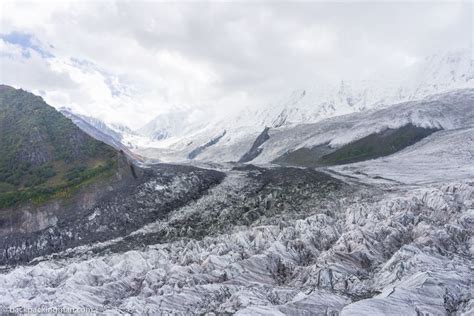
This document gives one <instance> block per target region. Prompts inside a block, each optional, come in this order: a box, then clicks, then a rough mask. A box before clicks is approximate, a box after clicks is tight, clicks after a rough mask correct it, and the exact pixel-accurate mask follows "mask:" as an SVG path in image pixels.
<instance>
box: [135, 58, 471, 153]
mask: <svg viewBox="0 0 474 316" xmlns="http://www.w3.org/2000/svg"><path fill="white" fill-rule="evenodd" d="M464 88H474V68H473V65H472V59H471V53H470V51H469V50H464V51H457V52H449V53H445V54H438V55H433V56H430V57H429V58H426V59H424V60H422V61H419V62H417V63H415V64H414V65H412V66H410V67H408V68H406V69H404V70H403V71H401V73H400V74H399V75H398V76H396V77H388V76H386V75H381V76H378V77H374V78H373V79H371V80H365V81H360V82H355V81H345V80H341V81H340V82H339V83H338V84H337V85H331V84H324V85H313V86H310V87H308V88H305V89H299V90H295V91H293V92H291V93H290V94H289V96H288V97H286V98H283V99H282V100H280V101H278V102H272V103H268V104H267V105H266V106H248V107H247V108H245V109H244V110H242V111H241V112H240V113H239V114H237V115H234V116H230V117H227V118H225V119H221V120H217V119H211V118H210V117H209V116H206V115H195V114H194V113H190V112H189V111H187V112H181V111H179V112H175V113H169V114H164V115H160V116H158V117H157V118H155V119H154V120H152V121H151V122H150V123H148V124H147V125H146V126H145V127H143V128H142V129H140V130H139V131H138V133H139V134H141V135H143V136H145V137H148V138H151V140H153V142H152V141H150V142H148V143H143V142H142V145H139V146H138V147H140V148H139V149H138V150H139V151H140V152H141V153H143V154H145V155H150V156H153V157H155V158H161V159H164V160H169V159H170V158H172V157H174V156H176V155H175V152H180V151H188V153H189V152H190V151H192V150H193V149H195V148H197V147H199V146H202V145H204V144H206V143H207V142H209V140H211V139H214V138H216V137H217V136H218V135H221V134H222V133H224V131H225V132H226V136H225V137H223V138H222V139H221V140H220V141H219V142H220V143H221V144H222V143H226V144H227V145H230V144H231V143H233V144H237V143H239V142H242V141H243V139H246V138H248V137H251V138H254V137H256V136H258V134H259V133H260V132H261V131H262V130H263V129H264V128H265V127H271V128H273V129H275V128H277V129H278V128H283V127H290V126H296V125H298V124H308V123H315V122H318V121H321V120H324V119H328V118H331V117H335V116H341V115H345V114H350V113H357V112H365V111H369V110H371V109H380V108H384V107H387V106H390V105H393V104H396V103H401V102H407V101H414V100H421V99H423V98H424V97H426V96H429V95H433V94H439V93H443V92H449V91H454V90H458V89H464ZM227 145H226V146H227ZM232 146H234V145H232ZM153 148H157V150H154V149H153ZM160 153H161V156H160ZM178 157H179V155H178ZM206 158H212V157H206Z"/></svg>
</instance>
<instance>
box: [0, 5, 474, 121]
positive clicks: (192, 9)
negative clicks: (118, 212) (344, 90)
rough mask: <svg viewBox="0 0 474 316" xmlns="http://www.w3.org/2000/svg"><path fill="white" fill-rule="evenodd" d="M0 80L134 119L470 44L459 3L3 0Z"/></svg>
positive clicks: (236, 104)
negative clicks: (50, 0) (69, 0)
mask: <svg viewBox="0 0 474 316" xmlns="http://www.w3.org/2000/svg"><path fill="white" fill-rule="evenodd" d="M0 6H1V9H0V10H1V11H0V17H1V22H0V82H1V83H4V84H9V85H13V86H16V87H22V88H24V89H27V90H30V91H33V92H35V93H39V94H41V95H42V96H43V97H44V98H45V99H46V101H47V102H49V103H50V104H52V105H54V106H56V107H59V106H67V107H71V108H72V109H74V110H75V111H78V112H82V113H84V114H89V115H92V116H96V117H99V118H102V119H104V120H107V121H116V122H122V123H125V124H128V125H129V126H131V127H138V126H140V125H142V124H144V123H145V122H147V121H148V120H150V119H152V118H153V117H154V116H155V115H157V114H159V113H163V112H166V111H170V110H171V109H175V108H180V109H194V108H197V109H202V110H205V111H210V112H213V113H218V114H221V113H228V112H231V111H238V109H240V108H242V107H243V106H248V105H252V106H258V105H259V104H264V103H267V102H270V101H271V100H274V99H277V98H279V97H281V96H282V95H284V94H287V93H289V92H291V90H294V89H298V88H301V87H307V86H311V85H317V84H320V83H322V82H324V83H326V82H329V83H333V82H338V81H340V80H341V79H346V80H361V79H365V78H370V77H371V76H373V75H374V74H378V73H395V72H398V71H400V69H403V68H406V67H410V66H411V65H413V64H414V63H417V62H418V61H419V60H421V59H423V58H424V57H426V56H429V55H431V54H433V53H437V52H440V51H443V50H447V49H449V50H456V49H462V48H467V47H469V46H470V45H471V42H472V14H473V12H472V4H471V2H470V1H465V2H451V1H450V2H428V1H419V2H409V1H397V2H387V1H383V2H370V1H364V2H354V1H350V2H349V1H345V2H337V3H335V2H329V1H328V2H321V1H319V2H282V1H279V2H270V1H265V2H249V1H238V2H190V1H187V2H156V1H81V2H68V1H62V2H59V1H56V2H48V1H40V2H24V1H18V0H16V1H9V0H6V1H5V0H2V1H1V4H0Z"/></svg>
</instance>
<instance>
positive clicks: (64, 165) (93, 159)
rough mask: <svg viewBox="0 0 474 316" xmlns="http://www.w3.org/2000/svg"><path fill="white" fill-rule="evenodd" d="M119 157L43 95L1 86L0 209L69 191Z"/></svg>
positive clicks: (102, 172)
mask: <svg viewBox="0 0 474 316" xmlns="http://www.w3.org/2000/svg"><path fill="white" fill-rule="evenodd" d="M115 157H116V152H115V150H114V149H112V148H111V147H109V146H108V145H105V144H104V143H102V142H99V141H97V140H95V139H93V138H92V137H90V136H89V135H87V134H85V133H84V132H83V131H81V130H80V129H79V128H78V127H77V126H75V125H74V124H73V123H72V121H70V120H69V119H67V118H65V117H64V116H63V115H62V114H61V113H59V112H58V111H56V110H55V109H54V108H52V107H51V106H49V105H48V104H46V103H45V102H44V101H43V99H42V98H41V97H38V96H35V95H33V94H31V93H29V92H26V91H23V90H17V89H14V88H12V87H9V86H4V85H0V208H1V207H6V206H11V205H14V204H17V203H21V202H24V201H27V200H32V201H33V202H41V201H44V200H46V199H49V198H54V197H55V196H58V197H59V196H61V197H64V196H67V195H68V194H70V191H71V190H72V189H74V188H75V187H77V186H78V185H81V184H82V183H84V182H86V181H89V182H90V181H94V179H95V178H97V177H99V176H103V175H106V174H107V173H109V174H110V173H111V170H112V169H113V167H114V165H115Z"/></svg>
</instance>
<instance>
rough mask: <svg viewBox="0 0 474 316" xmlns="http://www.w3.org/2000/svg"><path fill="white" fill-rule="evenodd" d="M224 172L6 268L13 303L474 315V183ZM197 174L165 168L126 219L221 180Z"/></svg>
mask: <svg viewBox="0 0 474 316" xmlns="http://www.w3.org/2000/svg"><path fill="white" fill-rule="evenodd" d="M170 171H171V169H170ZM188 171H189V170H188ZM173 172H174V173H173V174H176V173H175V171H173ZM221 172H225V178H223V179H220V180H219V181H217V182H214V184H213V185H211V186H208V187H207V188H206V189H205V190H204V191H199V192H201V193H200V194H198V195H196V196H195V198H194V199H190V200H188V201H187V202H186V203H185V205H176V206H175V207H173V208H172V209H170V210H169V211H167V212H166V213H165V214H163V216H160V217H158V218H155V219H154V220H153V221H150V222H148V223H145V222H139V223H138V224H137V225H135V226H134V227H136V230H134V231H127V232H125V233H124V234H121V235H114V236H111V238H109V239H107V240H101V242H97V241H98V240H91V241H90V242H88V243H83V244H82V245H81V246H80V247H76V248H71V249H69V250H67V251H62V252H61V251H59V252H57V253H55V254H54V255H52V256H48V257H43V258H37V259H36V260H35V261H33V262H30V263H29V264H27V265H22V266H17V267H14V268H10V269H8V270H5V271H4V272H3V273H2V274H1V275H0V307H2V308H20V307H23V308H28V307H41V306H45V305H46V306H54V307H74V308H81V307H87V308H92V309H94V310H96V311H98V312H104V313H118V314H127V313H130V312H133V313H136V314H146V313H148V314H153V315H155V314H157V315H161V314H163V315H164V314H170V313H171V314H178V315H181V314H182V315H188V314H209V313H214V314H237V315H339V314H340V315H422V314H423V315H426V314H427V313H428V314H430V315H445V314H450V313H458V314H465V315H469V314H470V313H472V312H473V306H474V303H473V300H472V296H471V288H470V287H471V283H472V271H471V266H472V251H473V246H472V245H473V241H474V238H473V228H474V183H473V182H470V181H457V182H452V183H444V184H439V183H432V184H423V185H409V186H408V185H400V184H396V185H391V186H385V187H381V186H380V187H374V186H371V185H366V184H356V183H355V182H353V183H352V184H347V183H344V182H342V181H339V180H336V179H334V178H331V177H329V176H327V175H325V174H322V173H320V172H317V171H314V170H310V169H294V168H270V169H266V168H257V167H253V166H245V167H237V168H234V169H225V170H221ZM191 173H193V175H190V174H189V173H187V172H184V173H182V175H181V176H178V177H177V176H173V177H172V178H169V181H168V180H167V181H164V180H163V179H164V177H165V174H166V172H161V173H157V174H155V175H154V176H151V177H150V178H148V179H147V181H145V182H144V183H143V184H142V185H140V189H139V190H138V191H137V192H136V196H137V203H138V204H137V205H135V206H134V207H133V208H130V209H129V210H128V211H126V212H125V214H126V215H124V216H132V217H130V223H132V222H135V221H137V220H138V218H139V217H133V216H134V215H133V214H141V216H147V215H146V214H149V213H150V212H153V205H162V204H160V203H162V202H161V201H166V200H167V199H168V198H170V197H173V198H174V197H182V196H184V195H186V194H188V193H187V191H188V190H190V189H191V188H193V187H194V184H193V183H201V182H202V181H203V179H206V177H209V175H208V174H207V173H206V172H201V173H199V172H198V173H196V171H194V170H191ZM176 177H177V178H176ZM182 177H184V178H185V179H184V178H182ZM186 179H187V180H186ZM193 179H194V180H193ZM154 192H155V193H154ZM156 192H161V193H159V194H158V193H156ZM115 207H117V206H116V205H115V204H113V203H112V204H107V205H102V206H101V207H96V208H95V209H94V211H93V212H91V213H90V214H88V219H89V221H90V225H96V224H95V218H103V219H104V222H103V223H104V224H103V225H104V227H105V228H104V229H105V230H104V232H107V230H108V229H109V227H115V226H114V225H115V224H113V225H112V224H105V220H106V219H108V220H112V218H113V217H116V216H117V218H120V215H119V214H120V213H122V212H123V211H124V210H120V212H115V211H114V208H115ZM134 209H137V210H139V211H137V213H135V212H134V211H133V210H134ZM106 214H113V215H112V218H111V217H107V216H106ZM117 225H121V224H120V222H118V223H117ZM101 227H102V226H101V225H98V226H97V225H96V226H94V229H92V230H91V231H100V230H101ZM69 231H73V228H69Z"/></svg>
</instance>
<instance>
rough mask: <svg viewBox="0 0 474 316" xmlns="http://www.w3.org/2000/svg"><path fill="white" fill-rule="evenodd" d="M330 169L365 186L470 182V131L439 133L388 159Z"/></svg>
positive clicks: (473, 165) (473, 159) (473, 147)
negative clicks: (401, 183)
mask: <svg viewBox="0 0 474 316" xmlns="http://www.w3.org/2000/svg"><path fill="white" fill-rule="evenodd" d="M330 169H332V170H334V171H337V172H340V173H343V174H346V175H350V176H351V177H355V178H358V179H360V180H362V181H368V182H384V180H388V181H398V182H403V183H423V182H428V183H429V182H441V181H451V180H455V179H463V178H464V179H473V178H474V127H469V128H462V129H455V130H447V131H439V132H437V133H434V134H432V135H430V136H428V137H427V138H425V139H423V140H422V141H420V142H419V143H417V144H415V145H413V146H410V147H408V148H406V149H404V150H402V151H400V152H399V153H396V154H394V155H391V156H389V157H385V158H379V159H375V160H371V161H364V162H360V163H355V164H350V165H347V166H338V167H332V168H330Z"/></svg>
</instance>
